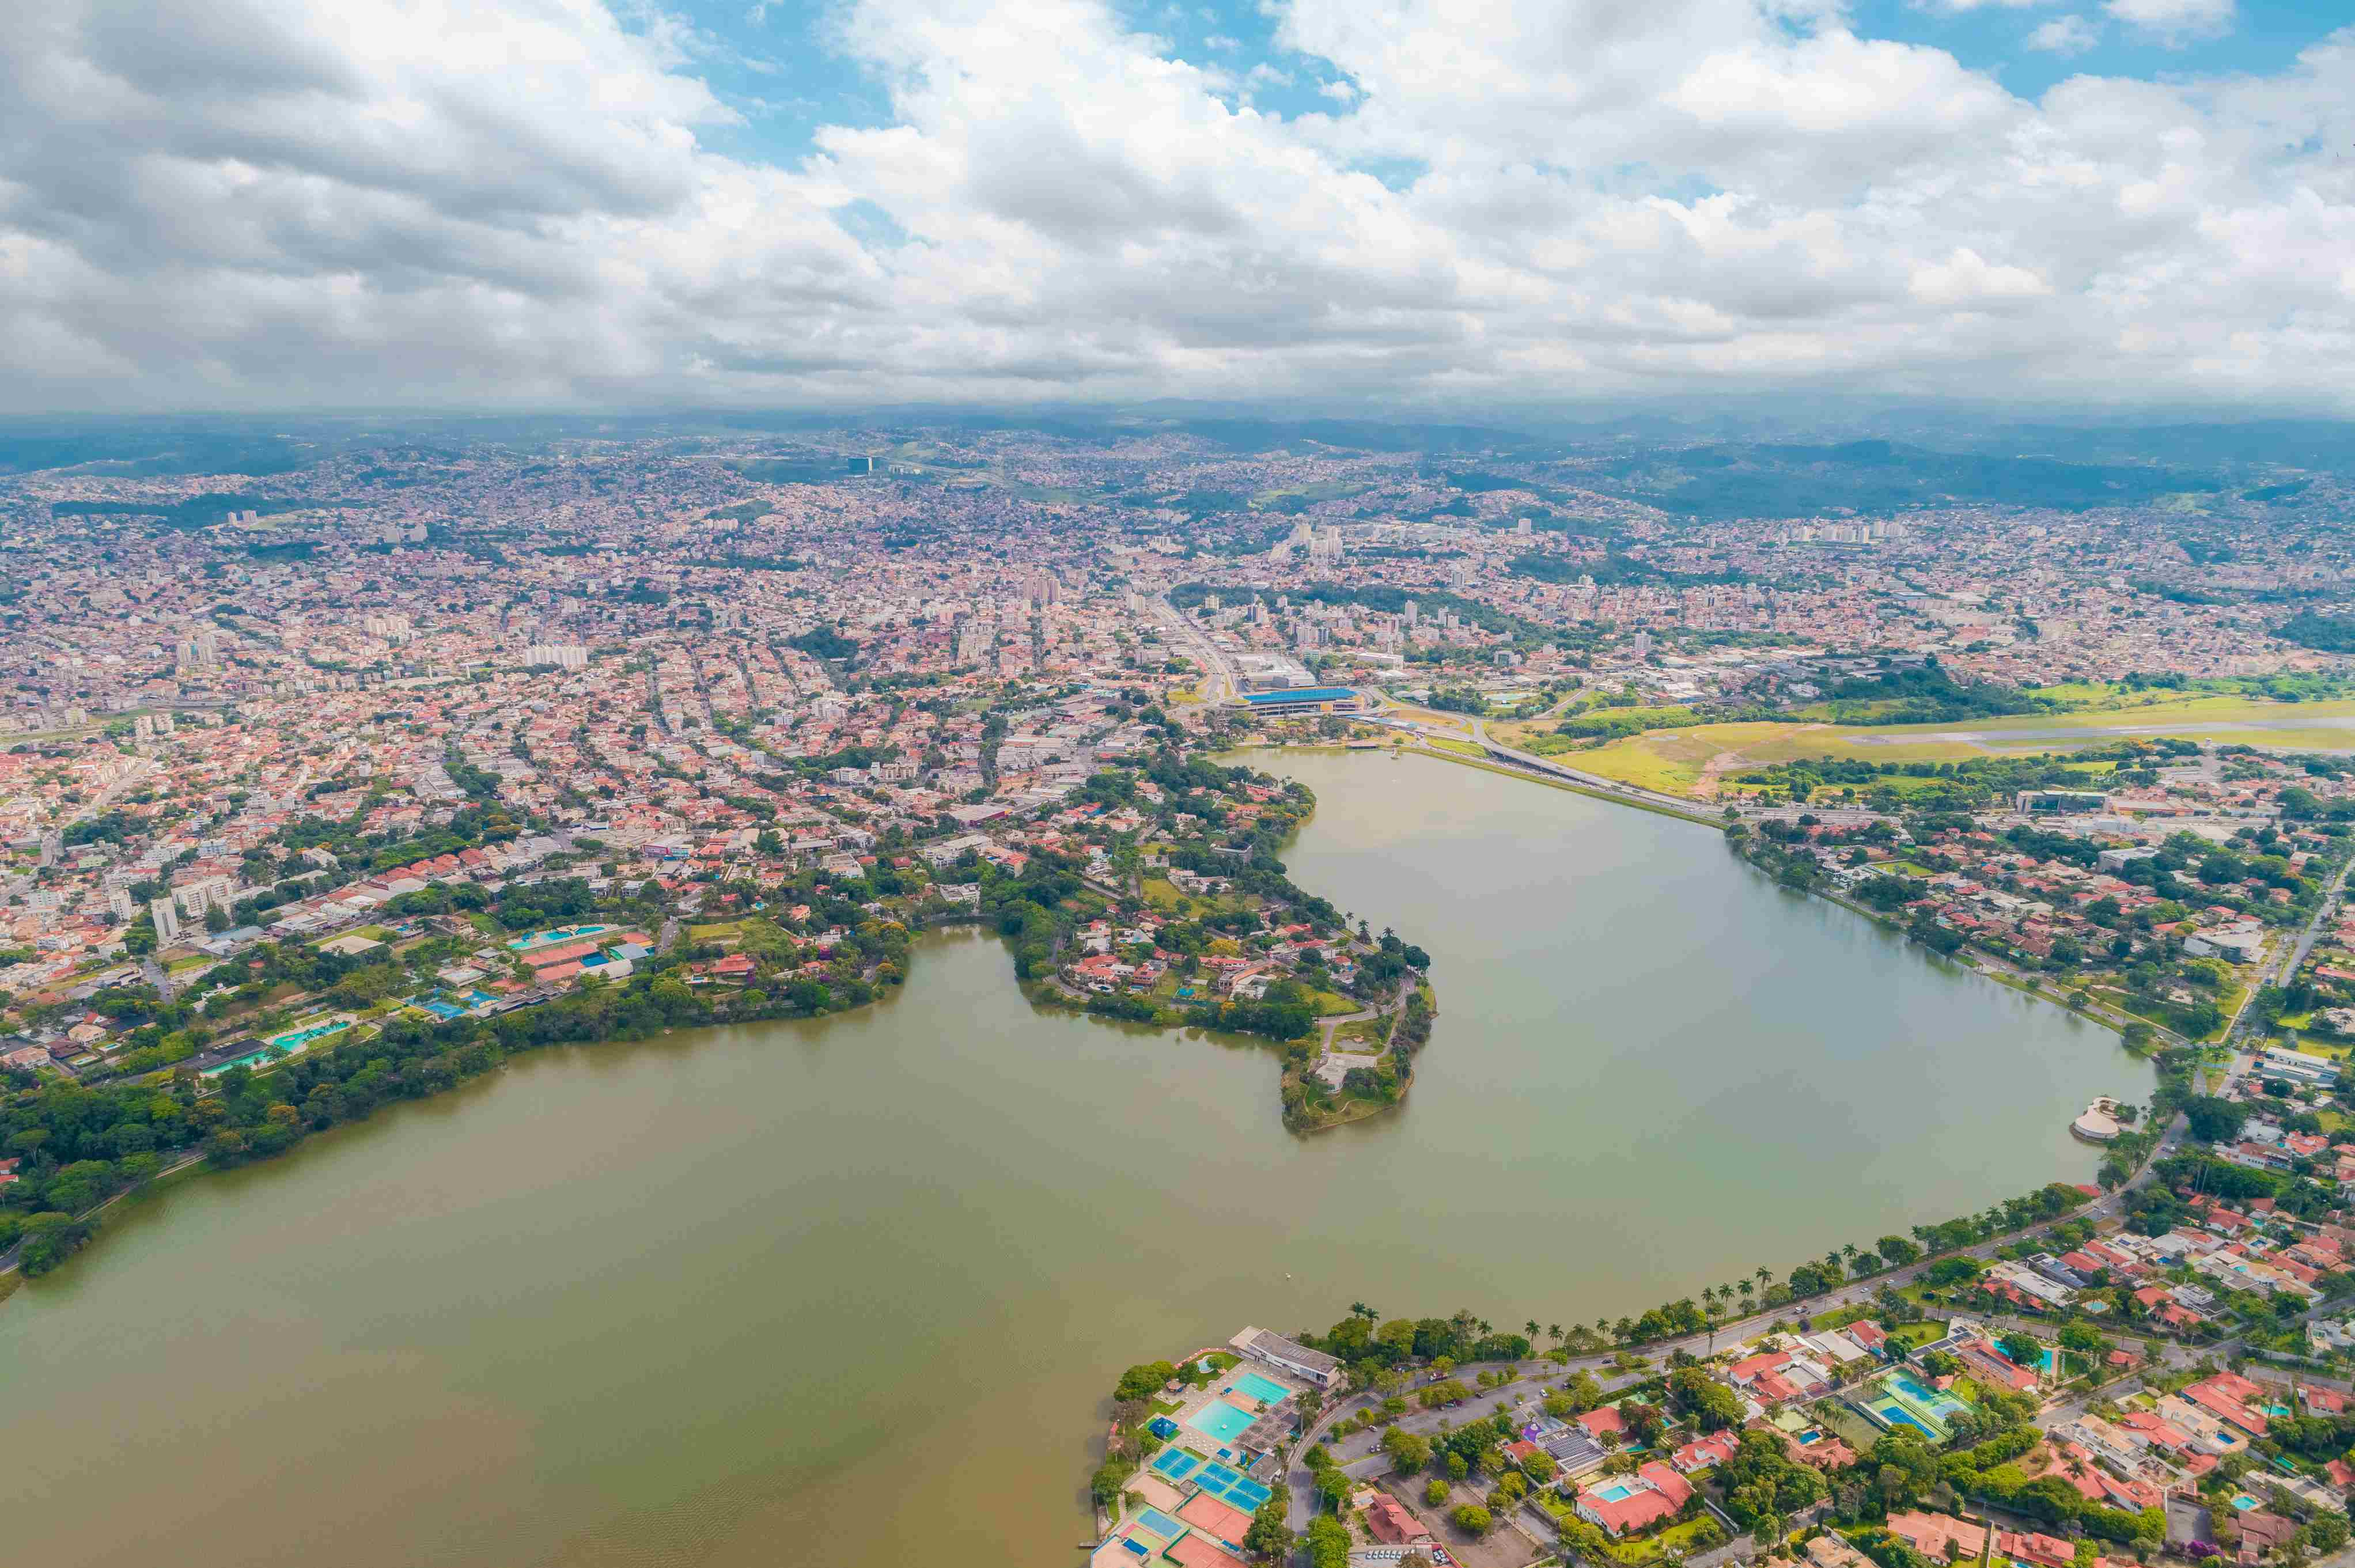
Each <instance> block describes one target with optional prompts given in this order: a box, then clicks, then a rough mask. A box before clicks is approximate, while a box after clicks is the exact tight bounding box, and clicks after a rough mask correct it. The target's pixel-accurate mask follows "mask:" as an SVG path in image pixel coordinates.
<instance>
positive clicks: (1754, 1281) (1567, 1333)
mask: <svg viewBox="0 0 2355 1568" xmlns="http://www.w3.org/2000/svg"><path fill="white" fill-rule="evenodd" d="M1863 1251H1864V1250H1863V1249H1862V1248H1861V1247H1858V1246H1855V1245H1853V1244H1851V1245H1849V1246H1846V1247H1842V1248H1841V1249H1840V1250H1839V1251H1838V1252H1836V1253H1827V1254H1825V1258H1824V1264H1825V1266H1826V1267H1827V1268H1830V1267H1833V1266H1836V1265H1838V1264H1841V1263H1843V1262H1845V1264H1847V1266H1848V1268H1849V1270H1850V1271H1853V1270H1854V1268H1855V1265H1856V1260H1857V1259H1858V1258H1859V1257H1861V1256H1863ZM1773 1284H1774V1270H1773V1269H1769V1268H1762V1269H1759V1270H1758V1271H1757V1272H1756V1273H1754V1274H1753V1275H1749V1276H1748V1277H1747V1278H1743V1279H1738V1280H1735V1281H1733V1282H1732V1284H1729V1285H1704V1286H1702V1287H1701V1293H1700V1299H1701V1309H1702V1313H1703V1316H1705V1317H1707V1318H1708V1319H1709V1324H1710V1335H1711V1337H1712V1339H1714V1337H1715V1334H1716V1329H1717V1324H1718V1322H1719V1320H1720V1319H1721V1318H1722V1317H1725V1316H1726V1315H1727V1314H1728V1313H1729V1312H1731V1311H1732V1308H1733V1306H1734V1303H1735V1301H1736V1300H1737V1299H1738V1300H1739V1301H1740V1302H1741V1304H1742V1313H1743V1314H1745V1315H1746V1314H1747V1313H1748V1312H1749V1311H1750V1309H1751V1308H1752V1307H1753V1306H1754V1305H1756V1297H1757V1296H1758V1295H1759V1293H1760V1292H1762V1291H1764V1289H1766V1287H1767V1286H1769V1285H1773ZM1349 1315H1350V1316H1351V1317H1362V1318H1364V1319H1365V1320H1366V1324H1367V1327H1369V1328H1371V1327H1372V1326H1373V1325H1374V1324H1376V1323H1378V1322H1380V1321H1381V1317H1382V1315H1381V1314H1380V1312H1378V1311H1376V1310H1375V1309H1374V1308H1372V1307H1369V1306H1367V1305H1366V1304H1365V1303H1364V1302H1362V1301H1353V1302H1351V1303H1349ZM1455 1324H1456V1326H1457V1327H1458V1328H1466V1329H1468V1328H1477V1329H1479V1331H1480V1332H1481V1334H1482V1335H1483V1336H1484V1337H1485V1336H1487V1335H1488V1334H1491V1333H1494V1332H1495V1331H1496V1326H1495V1325H1494V1324H1492V1323H1490V1322H1489V1321H1488V1320H1487V1318H1486V1317H1473V1316H1472V1315H1471V1314H1470V1313H1468V1312H1459V1313H1457V1314H1456V1315H1455ZM1588 1331H1589V1330H1588V1329H1587V1328H1586V1326H1585V1325H1584V1324H1582V1323H1578V1324H1572V1326H1571V1327H1570V1328H1567V1329H1565V1328H1563V1327H1562V1326H1561V1324H1559V1323H1549V1324H1547V1325H1546V1326H1545V1328H1544V1335H1545V1337H1546V1338H1547V1339H1551V1340H1552V1341H1553V1342H1554V1344H1555V1345H1556V1346H1557V1347H1559V1346H1561V1345H1563V1344H1566V1343H1567V1342H1569V1341H1570V1340H1571V1339H1575V1338H1577V1337H1579V1336H1580V1335H1582V1334H1585V1333H1587V1332H1588ZM1592 1331H1593V1334H1594V1335H1595V1337H1596V1338H1598V1339H1612V1340H1623V1341H1624V1340H1625V1339H1631V1338H1633V1337H1634V1335H1635V1332H1636V1320H1635V1319H1634V1318H1633V1317H1622V1318H1620V1319H1618V1320H1617V1321H1616V1322H1614V1321H1613V1320H1612V1319H1610V1318H1608V1317H1597V1318H1596V1319H1595V1320H1594V1327H1593V1330H1592ZM1521 1332H1522V1333H1524V1334H1525V1335H1527V1336H1528V1337H1529V1340H1530V1342H1531V1343H1535V1342H1536V1340H1537V1339H1538V1337H1539V1328H1538V1320H1537V1319H1536V1318H1534V1317H1532V1318H1529V1319H1528V1320H1527V1321H1526V1322H1524V1323H1523V1324H1522V1325H1521Z"/></svg>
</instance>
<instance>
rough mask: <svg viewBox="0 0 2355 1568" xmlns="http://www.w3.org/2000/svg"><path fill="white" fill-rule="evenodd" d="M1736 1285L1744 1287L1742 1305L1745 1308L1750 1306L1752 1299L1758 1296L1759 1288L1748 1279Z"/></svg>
mask: <svg viewBox="0 0 2355 1568" xmlns="http://www.w3.org/2000/svg"><path fill="white" fill-rule="evenodd" d="M1735 1283H1737V1284H1738V1285H1741V1286H1742V1306H1744V1307H1747V1306H1749V1305H1750V1298H1751V1296H1753V1295H1755V1294H1757V1290H1758V1286H1757V1285H1755V1284H1754V1283H1753V1282H1752V1281H1750V1280H1747V1279H1743V1280H1739V1281H1736V1282H1735Z"/></svg>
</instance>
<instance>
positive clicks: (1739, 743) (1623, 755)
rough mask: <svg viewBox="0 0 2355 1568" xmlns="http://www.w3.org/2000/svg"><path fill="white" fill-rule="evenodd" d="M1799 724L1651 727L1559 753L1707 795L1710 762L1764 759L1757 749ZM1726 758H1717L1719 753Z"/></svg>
mask: <svg viewBox="0 0 2355 1568" xmlns="http://www.w3.org/2000/svg"><path fill="white" fill-rule="evenodd" d="M1802 728H1803V726H1799V725H1795V724H1774V723H1763V722H1762V723H1751V724H1699V725H1695V726H1693V727H1692V728H1691V729H1689V730H1650V731H1645V732H1644V733H1643V734H1641V735H1630V736H1629V737H1627V739H1625V740H1624V741H1612V742H1611V743H1610V744H1609V745H1607V746H1603V747H1600V748H1598V749H1597V750H1595V751H1592V752H1561V753H1560V754H1559V755H1558V756H1557V758H1556V759H1555V760H1556V761H1558V762H1561V763H1564V764H1565V765H1567V766H1570V767H1573V768H1577V769H1579V770H1581V771H1582V772H1584V773H1601V774H1602V775H1603V776H1604V778H1611V779H1617V780H1618V781H1619V782H1620V783H1622V784H1635V785H1636V786H1637V787H1638V788H1642V789H1656V790H1658V791H1660V792H1661V793H1662V794H1663V795H1691V796H1696V797H1705V796H1706V795H1708V794H1709V793H1710V791H1708V790H1706V789H1704V788H1703V782H1704V780H1705V779H1706V778H1707V777H1708V775H1709V773H1710V767H1711V764H1712V763H1715V764H1716V767H1717V770H1718V771H1720V772H1725V771H1731V770H1732V768H1733V767H1735V766H1736V765H1738V764H1744V763H1757V762H1761V761H1764V760H1765V759H1764V758H1762V757H1761V756H1760V755H1759V754H1758V752H1757V750H1756V748H1757V747H1758V746H1760V745H1762V744H1767V743H1774V744H1780V743H1782V742H1783V740H1784V738H1785V736H1786V735H1787V734H1789V733H1790V732H1792V731H1798V730H1801V729H1802ZM1719 759H1724V760H1723V761H1719Z"/></svg>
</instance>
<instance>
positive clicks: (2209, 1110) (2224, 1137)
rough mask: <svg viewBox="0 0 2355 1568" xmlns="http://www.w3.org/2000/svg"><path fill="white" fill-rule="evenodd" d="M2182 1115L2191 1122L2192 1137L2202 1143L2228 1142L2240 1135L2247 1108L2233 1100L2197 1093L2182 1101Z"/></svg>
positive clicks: (2247, 1115) (2245, 1119) (2247, 1111)
mask: <svg viewBox="0 0 2355 1568" xmlns="http://www.w3.org/2000/svg"><path fill="white" fill-rule="evenodd" d="M2183 1115H2184V1117H2185V1119H2186V1120H2187V1121H2189V1122H2190V1124H2191V1136H2193V1137H2195V1138H2198V1139H2200V1141H2201V1142H2202V1143H2229V1142H2231V1141H2232V1139H2234V1138H2236V1137H2238V1136H2241V1126H2242V1124H2243V1123H2244V1122H2246V1121H2247V1120H2248V1119H2249V1108H2248V1107H2247V1106H2246V1105H2243V1104H2240V1103H2239V1102H2238V1101H2235V1100H2219V1099H2216V1098H2213V1097H2212V1096H2210V1095H2206V1094H2199V1095H2195V1096H2193V1097H2192V1098H2191V1099H2190V1100H2188V1101H2186V1102H2185V1103H2184V1106H2183Z"/></svg>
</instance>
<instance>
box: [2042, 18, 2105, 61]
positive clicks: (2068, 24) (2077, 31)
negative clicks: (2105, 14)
mask: <svg viewBox="0 0 2355 1568" xmlns="http://www.w3.org/2000/svg"><path fill="white" fill-rule="evenodd" d="M2101 41H2102V30H2101V28H2100V27H2096V26H2095V25H2094V23H2092V22H2090V21H2088V20H2086V19H2085V18H2084V17H2083V16H2055V17H2053V18H2052V20H2051V21H2049V22H2047V23H2045V24H2044V25H2043V26H2042V27H2039V28H2037V29H2036V30H2035V31H2034V32H2032V33H2030V34H2029V35H2028V47H2029V48H2031V49H2041V50H2043V51H2044V52H2045V53H2047V54H2055V55H2081V54H2083V53H2084V52H2085V51H2086V50H2087V49H2090V48H2093V47H2094V45H2096V44H2098V43H2100V42H2101Z"/></svg>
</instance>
